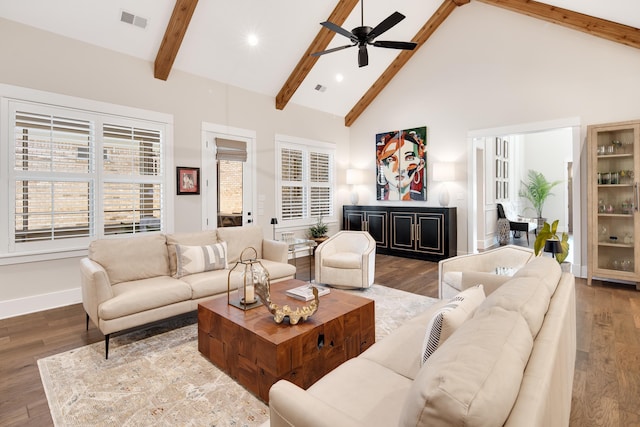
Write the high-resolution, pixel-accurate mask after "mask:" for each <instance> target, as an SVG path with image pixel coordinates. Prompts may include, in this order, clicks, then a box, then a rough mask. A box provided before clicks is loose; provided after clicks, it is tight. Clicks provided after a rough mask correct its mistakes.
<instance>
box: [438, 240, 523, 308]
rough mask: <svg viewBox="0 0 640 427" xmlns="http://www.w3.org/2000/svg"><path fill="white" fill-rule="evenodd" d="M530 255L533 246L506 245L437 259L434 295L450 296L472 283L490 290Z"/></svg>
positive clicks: (507, 278) (519, 266)
mask: <svg viewBox="0 0 640 427" xmlns="http://www.w3.org/2000/svg"><path fill="white" fill-rule="evenodd" d="M534 257H535V255H534V253H533V249H529V248H523V247H522V246H515V245H506V246H500V247H499V248H496V249H490V250H488V251H484V252H480V253H477V254H469V255H460V256H456V257H452V258H447V259H443V260H441V261H439V262H438V297H439V298H443V299H448V298H451V297H453V296H454V295H456V294H457V293H458V292H460V291H463V290H465V289H467V288H468V287H469V286H473V285H474V284H476V283H482V284H483V285H484V289H485V291H486V292H489V293H490V292H492V291H493V290H494V289H496V288H497V287H498V286H500V285H502V284H503V283H504V282H506V281H507V280H509V279H511V276H512V275H513V273H515V272H516V271H517V270H519V269H520V268H522V267H523V266H524V265H525V264H526V263H528V262H529V261H531V260H532V259H534ZM497 273H498V274H497Z"/></svg>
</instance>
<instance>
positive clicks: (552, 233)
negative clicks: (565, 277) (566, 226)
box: [533, 220, 569, 265]
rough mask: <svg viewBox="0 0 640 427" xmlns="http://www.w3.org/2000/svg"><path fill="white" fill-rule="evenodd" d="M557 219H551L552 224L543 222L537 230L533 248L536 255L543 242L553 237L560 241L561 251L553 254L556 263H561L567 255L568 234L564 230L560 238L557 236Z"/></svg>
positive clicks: (542, 246) (540, 249)
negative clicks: (540, 228)
mask: <svg viewBox="0 0 640 427" xmlns="http://www.w3.org/2000/svg"><path fill="white" fill-rule="evenodd" d="M558 223H559V221H558V220H555V221H553V224H551V225H550V224H549V223H548V222H545V223H544V225H543V226H542V230H540V231H538V237H536V241H535V242H534V244H533V250H534V252H535V254H536V256H537V255H538V254H539V253H540V251H542V249H543V248H544V245H545V243H546V242H547V240H549V239H555V240H559V241H560V247H561V248H562V252H560V253H557V254H556V255H555V258H556V261H558V264H560V265H562V263H563V262H564V260H565V259H567V256H568V255H569V235H568V234H567V233H566V232H563V233H562V238H560V237H558V234H557V230H558Z"/></svg>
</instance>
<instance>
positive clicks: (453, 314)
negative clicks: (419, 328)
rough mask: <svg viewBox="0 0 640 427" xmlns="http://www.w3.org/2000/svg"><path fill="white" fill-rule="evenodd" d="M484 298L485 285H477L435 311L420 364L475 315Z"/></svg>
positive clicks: (428, 327)
mask: <svg viewBox="0 0 640 427" xmlns="http://www.w3.org/2000/svg"><path fill="white" fill-rule="evenodd" d="M484 299H485V294H484V287H483V286H482V285H476V286H473V287H470V288H467V289H465V290H464V291H462V292H460V293H459V294H458V295H456V296H455V297H453V298H451V299H450V300H449V302H448V303H447V304H445V305H444V306H442V307H441V308H440V309H439V310H438V311H436V312H435V313H434V315H433V317H432V318H431V320H430V321H429V324H428V325H427V331H426V334H425V336H424V343H423V344H422V358H421V359H420V366H422V365H424V363H425V362H426V361H427V359H429V357H430V356H431V355H432V354H433V352H434V351H436V350H437V349H438V347H440V346H441V345H442V343H444V342H445V340H446V339H447V338H449V337H450V336H451V334H453V333H454V332H455V330H456V329H458V327H460V325H462V324H463V323H464V322H465V320H467V319H468V318H470V317H471V315H473V313H474V312H475V310H476V308H478V306H479V305H480V304H481V303H482V301H484Z"/></svg>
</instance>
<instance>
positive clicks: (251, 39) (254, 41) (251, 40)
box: [247, 33, 259, 46]
mask: <svg viewBox="0 0 640 427" xmlns="http://www.w3.org/2000/svg"><path fill="white" fill-rule="evenodd" d="M258 41H259V40H258V36H257V35H255V34H253V33H251V34H249V35H248V36H247V43H248V44H249V46H257V45H258Z"/></svg>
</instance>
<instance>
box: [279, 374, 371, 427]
mask: <svg viewBox="0 0 640 427" xmlns="http://www.w3.org/2000/svg"><path fill="white" fill-rule="evenodd" d="M269 412H270V418H271V419H270V424H271V427H291V426H305V427H335V426H340V427H363V426H362V424H361V423H360V422H358V421H357V420H355V419H353V418H352V417H351V416H350V415H349V414H346V413H344V412H342V411H340V410H338V409H336V408H334V407H333V406H331V405H328V404H327V403H326V402H324V401H322V400H319V399H317V398H316V397H314V396H313V395H312V394H311V393H308V392H306V391H305V390H303V389H302V388H300V387H298V386H297V385H295V384H293V383H290V382H289V381H286V380H280V381H278V382H277V383H275V384H274V385H273V386H271V389H270V390H269Z"/></svg>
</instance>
